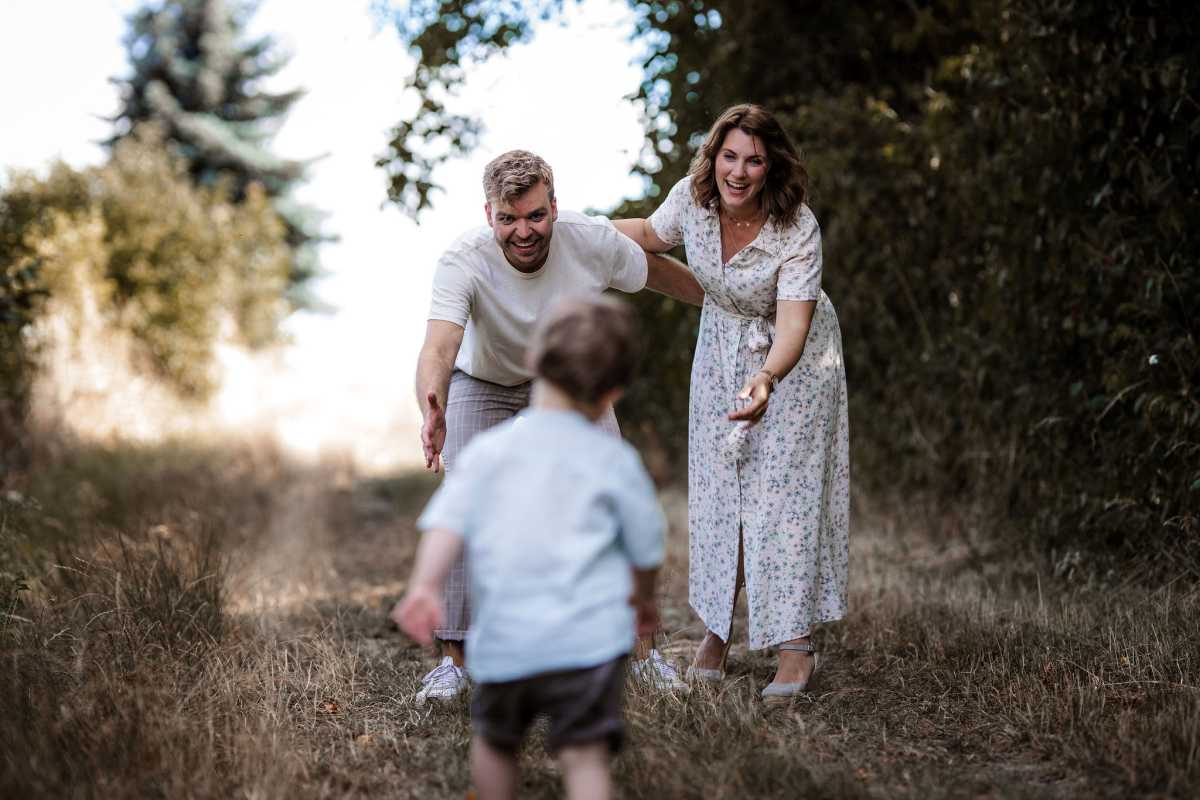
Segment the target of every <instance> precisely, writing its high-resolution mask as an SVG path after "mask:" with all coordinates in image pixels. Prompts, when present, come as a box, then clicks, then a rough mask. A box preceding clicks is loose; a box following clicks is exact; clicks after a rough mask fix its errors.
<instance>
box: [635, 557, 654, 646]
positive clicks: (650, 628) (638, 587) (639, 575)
mask: <svg viewBox="0 0 1200 800" xmlns="http://www.w3.org/2000/svg"><path fill="white" fill-rule="evenodd" d="M657 581H658V568H657V567H655V568H654V569H637V568H636V567H635V568H634V570H633V595H632V596H631V597H630V598H629V604H630V605H631V606H633V608H634V611H635V613H636V615H637V617H636V625H637V635H638V636H653V635H654V634H655V633H656V632H657V631H658V627H659V618H658V602H657V601H656V600H655V598H654V586H655V583H656V582H657Z"/></svg>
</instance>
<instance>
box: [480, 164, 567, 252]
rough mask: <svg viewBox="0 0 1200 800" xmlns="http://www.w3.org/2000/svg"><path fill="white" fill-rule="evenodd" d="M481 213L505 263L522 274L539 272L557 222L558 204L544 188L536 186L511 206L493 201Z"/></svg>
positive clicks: (508, 202) (508, 203) (501, 199)
mask: <svg viewBox="0 0 1200 800" xmlns="http://www.w3.org/2000/svg"><path fill="white" fill-rule="evenodd" d="M484 210H485V211H486V212H487V218H488V225H490V226H491V228H492V235H493V236H494V237H495V238H496V244H498V245H500V250H501V252H503V253H504V258H505V259H507V260H508V263H509V264H512V265H513V267H514V268H515V269H518V270H520V271H521V272H536V271H537V270H539V269H541V267H542V265H543V264H545V263H546V257H547V256H549V255H550V237H551V236H553V235H554V220H556V219H558V204H557V203H556V202H555V201H554V200H553V199H551V197H550V192H549V190H548V188H547V186H546V184H545V183H539V184H537V185H536V186H534V187H532V188H530V189H529V190H528V191H526V192H525V193H524V194H522V195H520V196H519V197H517V198H516V199H514V200H512V201H511V202H510V201H505V200H504V199H503V198H496V199H494V200H492V201H489V202H488V203H487V204H486V205H485V206H484Z"/></svg>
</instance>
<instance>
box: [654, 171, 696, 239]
mask: <svg viewBox="0 0 1200 800" xmlns="http://www.w3.org/2000/svg"><path fill="white" fill-rule="evenodd" d="M694 205H695V202H694V201H693V200H692V179H691V178H690V177H686V178H684V179H683V180H681V181H679V182H678V183H676V184H675V185H674V186H672V187H671V191H670V192H668V193H667V199H666V200H664V201H663V202H662V205H660V206H659V207H658V209H657V210H656V211H655V212H654V213H653V214H651V215H650V227H651V228H653V229H654V233H655V234H657V235H658V238H660V239H662V240H663V241H664V242H666V243H667V244H669V245H671V246H672V247H674V246H675V245H678V244H683V222H684V220H685V219H686V215H687V211H688V208H689V207H691V206H694Z"/></svg>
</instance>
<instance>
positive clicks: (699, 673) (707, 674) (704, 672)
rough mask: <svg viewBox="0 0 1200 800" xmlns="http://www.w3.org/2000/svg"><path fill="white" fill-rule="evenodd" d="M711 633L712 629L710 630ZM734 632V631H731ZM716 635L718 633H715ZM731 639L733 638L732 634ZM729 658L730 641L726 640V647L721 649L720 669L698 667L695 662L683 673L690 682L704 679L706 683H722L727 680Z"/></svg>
mask: <svg viewBox="0 0 1200 800" xmlns="http://www.w3.org/2000/svg"><path fill="white" fill-rule="evenodd" d="M710 633H711V631H710ZM730 633H731V634H732V631H730ZM713 635H714V636H715V635H716V634H713ZM729 639H730V640H732V639H733V636H732V635H731V636H730V637H729ZM728 658H729V642H728V641H727V642H725V649H724V650H722V651H721V666H720V667H719V668H718V669H710V668H708V667H697V666H695V664H693V665H691V666H689V667H688V668H687V672H685V673H684V674H683V677H684V680H686V681H688V682H689V683H696V682H699V681H703V682H704V683H720V682H721V681H723V680H725V661H726V660H727V659H728Z"/></svg>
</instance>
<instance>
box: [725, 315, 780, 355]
mask: <svg viewBox="0 0 1200 800" xmlns="http://www.w3.org/2000/svg"><path fill="white" fill-rule="evenodd" d="M710 305H711V306H712V308H713V310H715V311H716V312H717V313H718V314H722V315H724V316H726V317H733V318H734V319H740V320H745V321H746V322H749V323H750V325H749V327H748V328H747V329H746V348H747V349H748V350H749V351H750V352H751V353H754V354H755V355H762V356H764V357H765V356H766V354H767V353H768V352H770V350H771V343H772V342H774V341H775V323H773V322H772V321H771V320H769V319H767V318H766V317H751V316H747V315H746V314H737V313H735V312H733V311H729V310H728V309H725V308H722V307H721V306H719V305H717V304H716V303H710Z"/></svg>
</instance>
